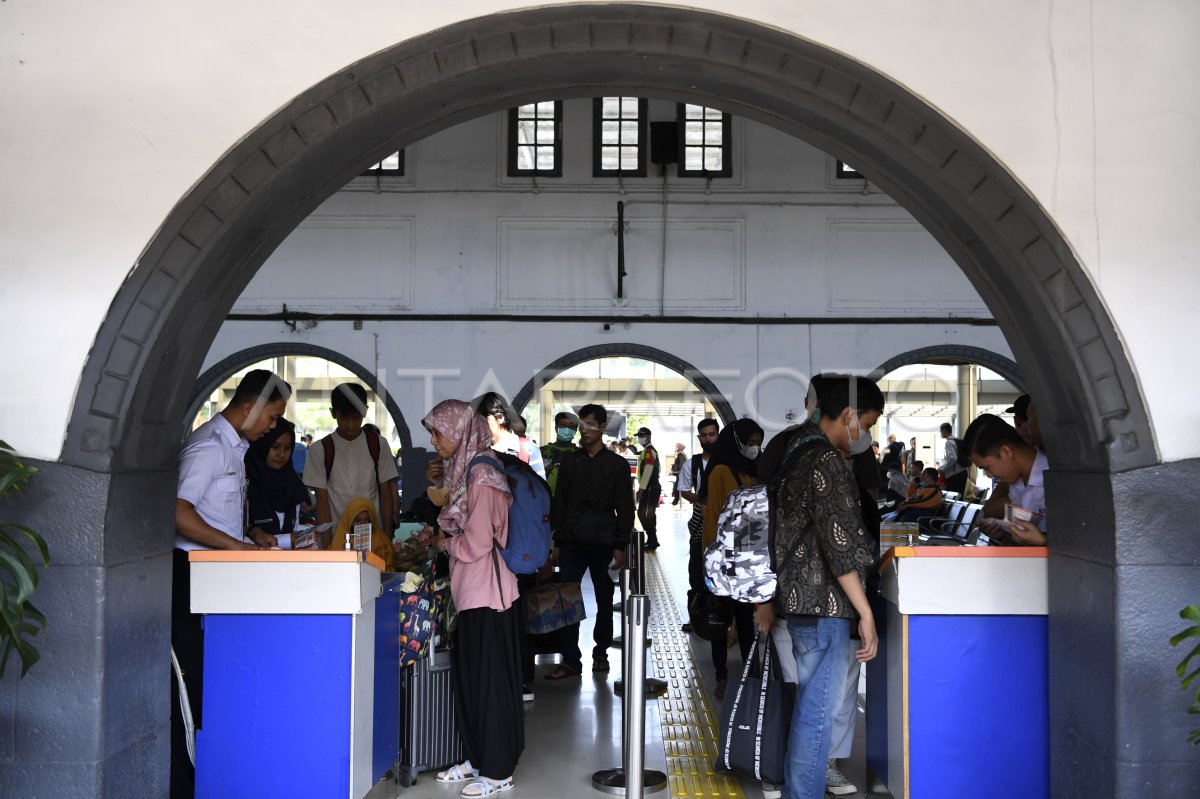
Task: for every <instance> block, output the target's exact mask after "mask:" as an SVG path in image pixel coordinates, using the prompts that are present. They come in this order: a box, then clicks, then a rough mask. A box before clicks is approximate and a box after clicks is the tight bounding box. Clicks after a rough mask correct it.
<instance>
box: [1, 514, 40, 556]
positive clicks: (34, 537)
mask: <svg viewBox="0 0 1200 799" xmlns="http://www.w3.org/2000/svg"><path fill="white" fill-rule="evenodd" d="M0 530H16V531H17V532H18V533H21V534H22V535H23V536H25V537H26V538H28V539H29V540H30V541H32V542H33V545H34V546H35V547H37V549H38V552H39V553H41V556H42V565H43V566H49V565H50V549H49V548H48V547H47V546H46V541H45V540H44V539H43V538H42V537H41V536H40V535H38V534H37V533H35V532H34V531H33V530H30V529H29V528H28V527H24V526H22V525H19V524H13V523H12V522H0ZM5 537H6V538H9V539H10V540H11V541H12V545H13V546H14V547H15V546H17V543H18V541H19V539H15V538H12V537H11V536H7V535H6V536H5Z"/></svg>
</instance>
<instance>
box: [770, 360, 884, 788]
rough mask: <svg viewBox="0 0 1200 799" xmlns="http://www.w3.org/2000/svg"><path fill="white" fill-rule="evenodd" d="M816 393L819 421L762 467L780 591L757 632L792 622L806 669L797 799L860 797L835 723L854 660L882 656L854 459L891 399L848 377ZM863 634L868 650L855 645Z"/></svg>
mask: <svg viewBox="0 0 1200 799" xmlns="http://www.w3.org/2000/svg"><path fill="white" fill-rule="evenodd" d="M812 387H813V390H814V391H815V393H816V400H817V401H816V407H815V408H811V407H810V414H811V415H810V416H809V418H808V419H807V420H806V421H805V423H804V424H803V425H801V426H800V427H799V428H797V429H796V430H795V431H793V433H792V434H791V435H788V436H787V437H786V438H785V437H784V436H782V435H780V436H776V438H778V439H782V440H781V441H780V443H779V444H776V442H775V441H772V442H771V443H772V446H771V447H768V449H767V452H766V454H765V455H764V458H763V461H764V462H763V463H762V464H760V467H759V473H760V474H763V475H765V479H766V481H767V483H768V486H769V488H768V491H769V496H770V498H771V525H770V539H771V561H772V567H773V569H774V570H775V573H776V575H777V577H778V587H777V591H776V595H775V601H774V602H773V603H768V604H763V605H760V606H759V607H758V609H757V610H756V611H755V626H756V628H757V629H758V630H759V631H760V632H762V633H769V632H770V631H771V628H772V626H773V625H774V623H775V616H776V614H781V615H783V616H785V617H786V618H787V633H788V638H789V639H790V642H791V644H792V653H793V655H794V657H795V660H796V663H797V698H796V706H795V710H794V712H793V716H792V724H791V730H790V734H789V738H788V761H787V764H786V766H785V792H786V793H787V795H788V796H790V797H791V799H821V797H823V796H824V795H825V792H826V789H827V788H828V789H829V790H830V792H832V793H835V794H837V795H841V794H843V793H847V792H850V791H848V790H847V789H852V788H853V786H850V785H849V783H848V782H847V781H845V779H844V778H843V777H842V776H841V774H840V772H838V771H837V766H836V763H835V762H834V761H833V760H831V759H830V758H831V757H834V756H835V754H834V752H833V750H832V748H831V747H832V739H833V732H834V727H835V723H834V722H835V719H836V718H837V716H838V714H839V710H840V709H841V708H842V706H843V701H844V697H845V696H846V694H847V693H848V691H847V687H848V686H847V682H848V681H849V680H850V679H851V672H852V671H853V669H848V668H847V664H848V663H849V662H850V658H852V657H853V658H854V659H856V660H857V661H858V662H865V661H868V660H871V659H872V658H874V657H875V654H876V650H877V647H878V635H877V633H876V629H875V617H874V614H873V612H872V610H871V607H870V605H869V603H868V601H867V593H866V590H865V587H864V580H865V576H866V574H867V572H868V570H870V569H871V567H872V565H873V561H874V558H873V556H872V552H871V550H872V542H871V540H870V536H869V534H868V533H867V531H866V530H865V529H864V524H863V517H862V511H861V506H860V499H859V495H860V490H859V486H857V485H856V484H855V482H854V478H853V477H852V476H851V474H850V472H849V471H848V470H847V469H846V466H845V459H846V458H849V457H852V456H854V455H856V454H859V453H860V452H861V451H864V450H865V451H869V450H870V446H871V439H870V433H869V432H868V431H869V430H870V428H871V427H872V426H873V425H874V424H875V422H876V421H877V420H878V418H879V415H880V414H881V413H882V412H883V394H882V392H880V390H879V387H878V386H877V385H876V384H875V383H874V382H873V381H871V380H868V379H866V378H855V377H847V376H844V375H819V376H817V377H814V378H813V380H812ZM793 451H794V452H793ZM789 456H790V457H789ZM785 464H786V468H784V465H785ZM771 486H773V487H771ZM853 627H857V631H858V634H859V641H860V643H858V644H852V643H851V637H850V632H851V629H852V628H853ZM838 754H840V753H838Z"/></svg>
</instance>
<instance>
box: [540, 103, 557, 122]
mask: <svg viewBox="0 0 1200 799" xmlns="http://www.w3.org/2000/svg"><path fill="white" fill-rule="evenodd" d="M537 115H538V116H539V117H541V118H542V119H553V118H554V101H553V100H546V101H545V102H541V103H538V104H537Z"/></svg>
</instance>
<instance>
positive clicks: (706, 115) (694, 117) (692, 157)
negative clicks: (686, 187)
mask: <svg viewBox="0 0 1200 799" xmlns="http://www.w3.org/2000/svg"><path fill="white" fill-rule="evenodd" d="M678 121H679V153H680V159H679V176H680V177H681V178H727V177H730V176H731V175H732V174H733V170H732V161H733V158H732V153H733V148H732V142H731V136H730V128H731V127H732V117H731V116H730V115H729V114H727V113H725V112H723V111H718V110H717V109H715V108H707V107H705V106H702V105H693V104H691V103H679V104H678Z"/></svg>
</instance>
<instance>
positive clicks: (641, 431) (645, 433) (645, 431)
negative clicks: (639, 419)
mask: <svg viewBox="0 0 1200 799" xmlns="http://www.w3.org/2000/svg"><path fill="white" fill-rule="evenodd" d="M637 434H638V435H639V436H648V435H650V428H649V427H639V428H638V431H637Z"/></svg>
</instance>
